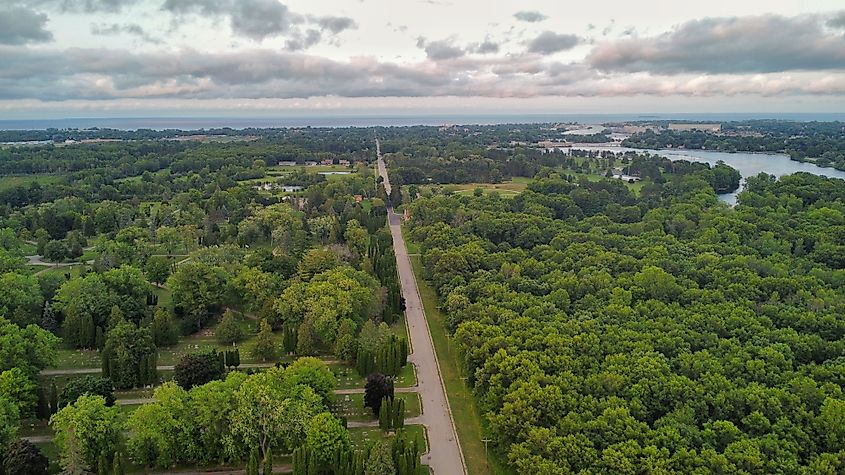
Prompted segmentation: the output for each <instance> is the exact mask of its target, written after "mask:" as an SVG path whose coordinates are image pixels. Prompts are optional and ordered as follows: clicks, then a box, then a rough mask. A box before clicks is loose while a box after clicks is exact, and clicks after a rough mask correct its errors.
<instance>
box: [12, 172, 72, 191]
mask: <svg viewBox="0 0 845 475" xmlns="http://www.w3.org/2000/svg"><path fill="white" fill-rule="evenodd" d="M62 178H63V177H62V176H61V175H8V176H3V177H0V191H4V190H8V189H10V188H14V187H16V186H24V187H28V186H29V185H30V184H31V183H38V184H39V185H41V186H45V185H52V184H54V183H56V182H58V181H59V180H61V179H62Z"/></svg>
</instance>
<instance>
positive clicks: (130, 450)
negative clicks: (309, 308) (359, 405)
mask: <svg viewBox="0 0 845 475" xmlns="http://www.w3.org/2000/svg"><path fill="white" fill-rule="evenodd" d="M335 386H336V381H335V379H334V376H333V374H332V372H331V370H330V369H329V368H328V367H327V366H326V365H325V364H324V363H322V362H321V361H319V360H316V359H313V358H310V359H309V358H305V359H301V360H299V361H297V362H295V363H294V364H292V365H291V366H289V367H288V368H284V369H283V368H271V369H269V370H267V371H264V372H261V373H256V374H253V375H246V374H244V373H241V372H237V371H235V372H230V373H229V374H228V376H227V377H226V378H225V379H224V380H219V379H218V380H213V381H210V382H208V383H205V384H200V385H196V386H193V387H191V388H190V389H187V390H186V389H183V388H182V387H180V386H179V385H177V384H176V383H172V382H168V383H165V384H164V385H162V386H160V387H158V388H156V390H155V393H154V397H155V402H154V403H150V404H146V405H143V406H141V407H140V408H138V410H136V411H134V412H133V413H132V414H131V416H129V417H128V419H126V420H124V418H123V417H122V415H121V414H120V412H119V410H118V408H117V407H114V406H110V405H109V404H108V403H107V401H106V399H105V398H104V397H103V396H101V395H93V394H88V393H86V394H84V395H82V396H80V397H78V398H77V399H76V401H74V402H72V403H70V404H68V405H67V406H65V407H64V408H62V409H61V410H59V411H58V412H57V413H56V414H55V415H53V417H52V418H51V420H50V424H51V426H52V427H53V429H54V430H55V432H56V437H55V441H56V444H57V446H58V447H59V449H60V452H61V463H62V466H63V467H64V468H65V469H66V470H69V469H71V468H72V467H76V468H79V469H84V470H91V469H92V468H94V467H97V465H98V463H99V460H100V459H101V458H106V459H108V460H112V459H113V458H114V457H115V456H117V454H118V453H119V452H120V450H121V449H120V447H123V446H125V447H126V455H127V456H128V457H130V458H131V459H132V460H133V461H134V462H136V463H138V464H141V465H145V466H150V467H152V466H156V467H159V468H164V469H166V468H170V467H171V466H173V465H174V464H179V463H211V462H240V461H247V460H250V459H255V457H250V453H251V452H252V451H256V450H257V451H258V452H259V454H258V455H259V458H258V459H259V460H261V459H264V460H272V455H271V454H272V452H274V451H275V452H276V453H290V452H291V451H292V450H294V449H295V448H297V447H299V446H300V445H302V444H306V443H308V442H309V441H312V439H313V440H321V438H325V437H329V438H331V437H335V436H337V434H341V436H343V434H345V437H346V438H347V439H348V434H346V429H345V428H344V427H343V425H342V424H341V423H340V421H339V420H337V419H336V418H334V416H332V415H331V414H329V413H328V412H326V408H327V403H328V401H330V399H331V397H332V393H333V391H334V388H335ZM124 434H126V435H124ZM124 439H125V440H124ZM314 443H315V444H316V443H317V442H314Z"/></svg>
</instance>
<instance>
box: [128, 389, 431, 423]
mask: <svg viewBox="0 0 845 475" xmlns="http://www.w3.org/2000/svg"><path fill="white" fill-rule="evenodd" d="M393 392H394V393H400V394H407V393H416V392H417V387H416V386H411V387H408V388H394V389H393ZM334 393H335V394H337V395H340V396H343V395H345V394H364V388H349V389H335V390H334ZM155 401H156V400H155V398H153V397H138V398H126V399H117V400H116V401H115V402H116V403H117V405H119V406H137V405H140V404H152V403H154V402H155ZM408 420H410V419H408ZM408 424H413V422H408Z"/></svg>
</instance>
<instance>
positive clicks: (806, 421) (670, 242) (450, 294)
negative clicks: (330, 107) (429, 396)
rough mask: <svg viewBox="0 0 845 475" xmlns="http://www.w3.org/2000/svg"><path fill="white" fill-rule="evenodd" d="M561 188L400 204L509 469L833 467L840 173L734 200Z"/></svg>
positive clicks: (685, 180)
mask: <svg viewBox="0 0 845 475" xmlns="http://www.w3.org/2000/svg"><path fill="white" fill-rule="evenodd" d="M577 185H578V186H575V185H573V184H571V183H568V182H566V181H565V180H562V179H561V178H559V177H556V176H549V177H548V178H542V179H538V180H535V181H534V182H533V183H532V184H530V185H529V187H528V190H527V191H525V192H523V193H522V194H520V195H519V196H517V197H515V198H513V199H510V200H509V199H504V198H501V197H496V196H491V195H488V196H485V197H481V196H451V197H443V196H435V197H429V198H426V197H422V198H419V199H418V200H416V201H414V202H413V203H412V204H410V205H409V207H410V210H411V214H412V216H413V219H412V221H411V223H412V229H413V231H412V235H413V236H414V238H415V239H416V240H418V241H419V242H420V244H421V250H422V259H423V262H424V264H425V272H426V277H427V278H429V279H431V280H432V282H433V284H434V285H435V287H436V289H437V291H438V293H439V295H440V299H441V304H442V306H443V308H444V309H445V310H446V311H447V318H448V326H449V330H450V331H452V332H454V341H456V342H458V345H460V347H461V350H462V353H463V354H464V355H465V363H464V364H465V366H466V371H467V375H468V377H469V382H470V383H471V385H472V387H473V388H474V390H475V392H476V395H477V397H478V399H479V401H480V403H481V405H482V407H483V410H484V412H485V413H486V417H487V420H488V423H489V425H490V428H491V430H492V432H493V434H494V435H495V443H496V444H497V447H498V448H499V449H500V450H501V451H502V452H503V453H504V454H505V455H506V457H507V460H508V462H509V464H510V465H511V466H512V467H514V468H515V469H516V470H517V471H518V472H519V473H526V474H527V473H536V474H551V473H557V474H568V473H607V474H611V473H613V474H619V473H746V474H764V473H795V474H811V473H812V474H831V475H832V474H835V473H842V472H843V470H845V437H843V427H845V425H843V414H845V396H843V393H842V388H843V384H845V362H843V359H844V358H845V345H844V344H843V341H845V340H843V336H845V322H843V320H842V318H841V315H842V311H843V298H842V295H843V292H842V291H843V285H845V280H843V278H844V277H845V274H843V271H842V270H841V269H842V266H843V264H845V254H843V252H845V246H843V242H842V240H841V239H840V238H839V232H840V231H841V228H842V226H843V224H845V217H843V216H845V214H843V213H845V206H843V202H845V183H843V182H842V181H839V180H828V179H824V178H819V177H815V176H811V175H806V174H796V175H794V176H790V177H785V178H782V179H780V180H777V181H776V180H775V179H773V178H772V177H769V176H765V175H761V176H759V177H752V178H751V179H750V180H749V182H748V185H747V188H746V190H745V191H744V192H743V193H741V194H740V196H739V204H738V206H737V207H736V208H735V209H730V208H728V207H726V206H724V205H722V204H720V203H719V202H718V201H717V199H716V196H715V193H714V192H715V190H714V189H713V187H712V186H711V185H710V184H708V183H707V182H706V181H705V180H702V179H701V178H700V177H696V176H679V177H675V178H674V179H672V180H671V181H669V182H668V183H666V184H664V185H662V186H660V187H659V189H655V190H654V191H653V192H650V193H646V190H645V189H644V190H643V192H642V193H641V194H640V196H635V195H633V194H632V193H630V192H628V190H627V189H626V188H624V187H615V188H612V190H613V191H612V192H609V193H608V192H607V191H608V189H607V185H605V184H601V183H590V182H586V181H583V182H580V183H578V184H577ZM585 192H586V193H588V194H589V196H590V197H591V198H594V197H596V196H598V195H599V194H600V193H601V194H603V196H605V200H604V201H601V200H596V199H588V200H584V201H581V200H579V199H578V197H577V195H578V193H585ZM620 211H621V212H620Z"/></svg>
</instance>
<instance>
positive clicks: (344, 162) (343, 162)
mask: <svg viewBox="0 0 845 475" xmlns="http://www.w3.org/2000/svg"><path fill="white" fill-rule="evenodd" d="M337 163H338V165H345V166H347V167H348V166H349V160H338V161H337Z"/></svg>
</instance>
